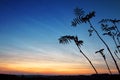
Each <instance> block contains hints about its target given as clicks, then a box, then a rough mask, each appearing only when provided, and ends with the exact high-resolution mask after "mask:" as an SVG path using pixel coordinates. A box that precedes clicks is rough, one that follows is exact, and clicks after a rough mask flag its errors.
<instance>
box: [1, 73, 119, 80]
mask: <svg viewBox="0 0 120 80" xmlns="http://www.w3.org/2000/svg"><path fill="white" fill-rule="evenodd" d="M0 80H120V75H117V74H114V75H109V74H99V75H96V74H94V75H73V76H45V75H8V74H0Z"/></svg>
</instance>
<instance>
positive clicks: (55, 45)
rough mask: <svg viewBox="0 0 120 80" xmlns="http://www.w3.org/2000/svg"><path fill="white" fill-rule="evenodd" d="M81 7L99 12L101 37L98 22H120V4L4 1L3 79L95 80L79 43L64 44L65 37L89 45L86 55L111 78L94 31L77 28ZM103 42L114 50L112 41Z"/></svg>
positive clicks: (0, 22)
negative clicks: (62, 79)
mask: <svg viewBox="0 0 120 80" xmlns="http://www.w3.org/2000/svg"><path fill="white" fill-rule="evenodd" d="M75 7H80V8H83V9H84V10H85V11H86V12H89V11H93V10H94V11H95V12H96V17H94V18H93V19H92V22H93V24H94V26H95V28H96V29H97V30H98V31H99V33H100V34H102V31H101V29H100V25H99V24H98V21H100V20H101V19H103V18H112V19H114V18H117V19H120V0H0V73H5V74H47V75H48V74H49V75H53V74H60V75H64V74H68V75H69V74H94V73H95V72H94V70H93V69H92V67H91V65H90V64H89V63H88V61H87V60H86V59H85V58H84V57H83V55H82V54H80V53H79V50H78V49H77V47H76V46H75V45H74V43H71V44H68V45H62V44H59V41H58V38H60V37H61V36H64V35H75V36H76V35H77V36H79V39H80V40H83V41H84V45H83V46H82V47H81V49H82V50H83V52H84V53H85V54H86V55H87V56H88V57H89V58H90V60H91V61H92V62H93V64H94V66H95V67H96V69H97V70H98V72H99V73H108V70H107V67H106V65H105V63H104V60H103V58H102V57H101V55H100V54H95V51H97V50H99V49H101V48H105V46H104V45H103V44H102V42H101V41H100V40H99V39H98V38H97V36H96V34H94V35H93V36H91V37H89V34H88V32H87V30H88V28H89V25H88V24H81V25H79V26H78V27H76V28H74V27H71V21H72V19H73V18H74V17H75V16H74V12H73V9H74V8H75ZM119 29H120V24H119ZM103 38H105V40H106V41H107V43H108V44H109V45H110V48H111V49H114V43H113V42H112V40H111V38H109V37H104V36H103ZM105 55H106V57H107V60H108V64H109V66H110V68H111V70H112V72H113V73H117V71H116V68H115V66H114V62H113V61H112V59H111V56H110V55H109V53H108V52H107V50H106V49H105ZM119 56H120V55H119ZM115 59H116V60H117V61H118V59H117V58H115ZM118 64H119V66H120V61H118Z"/></svg>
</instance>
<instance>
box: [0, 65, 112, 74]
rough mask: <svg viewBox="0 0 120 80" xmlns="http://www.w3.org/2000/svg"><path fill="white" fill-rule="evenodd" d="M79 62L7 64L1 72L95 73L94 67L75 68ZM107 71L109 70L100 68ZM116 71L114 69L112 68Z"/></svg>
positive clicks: (1, 68)
mask: <svg viewBox="0 0 120 80" xmlns="http://www.w3.org/2000/svg"><path fill="white" fill-rule="evenodd" d="M75 65H76V66H79V65H78V64H72V63H71V64H70V63H69V64H68V63H59V64H57V63H41V64H35V63H27V64H26V63H25V64H6V65H5V66H4V65H3V66H1V67H0V73H5V74H43V75H54V74H55V75H78V74H82V75H88V74H94V71H93V70H92V69H88V68H75V67H74V66H75ZM99 71H101V72H100V73H105V72H107V70H103V71H102V70H99ZM112 71H113V72H114V70H112Z"/></svg>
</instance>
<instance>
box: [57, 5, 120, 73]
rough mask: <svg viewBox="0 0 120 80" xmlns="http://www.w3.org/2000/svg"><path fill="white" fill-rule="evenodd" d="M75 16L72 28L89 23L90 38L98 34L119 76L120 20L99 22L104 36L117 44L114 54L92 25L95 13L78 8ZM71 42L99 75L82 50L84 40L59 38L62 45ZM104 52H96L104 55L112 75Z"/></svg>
mask: <svg viewBox="0 0 120 80" xmlns="http://www.w3.org/2000/svg"><path fill="white" fill-rule="evenodd" d="M74 14H75V17H74V18H73V20H72V22H71V26H72V27H77V26H78V25H80V24H82V23H86V24H87V23H88V24H89V28H88V32H89V36H92V34H93V32H94V33H96V35H97V37H98V38H99V39H100V40H101V42H102V43H103V44H104V46H105V47H106V49H107V50H108V52H109V54H110V56H111V57H112V59H113V61H114V63H115V66H116V69H117V71H118V74H120V69H119V66H118V63H117V60H116V58H118V61H120V57H119V55H118V54H120V39H119V38H120V31H119V28H118V26H117V23H119V22H120V20H117V19H102V20H100V21H99V22H98V24H100V25H101V29H102V31H103V35H107V36H109V37H111V39H112V40H113V42H114V43H115V50H114V52H112V50H111V48H110V46H109V45H108V44H107V42H106V41H105V40H104V39H103V38H102V35H100V34H99V32H98V31H97V30H96V29H95V26H94V25H93V24H92V21H91V19H92V18H93V17H95V11H91V12H89V13H85V11H84V10H83V9H82V8H79V7H76V8H75V9H74ZM71 41H74V42H75V44H76V46H77V47H78V49H79V51H80V53H82V55H83V56H84V57H85V58H86V59H87V60H88V62H89V63H90V64H91V66H92V68H93V69H94V71H95V72H96V74H98V72H97V70H96V68H95V67H94V65H93V64H92V62H91V60H90V59H89V58H88V56H86V55H85V53H83V51H82V50H81V49H80V47H81V45H82V44H83V41H82V40H78V37H77V36H70V35H66V36H62V37H60V38H59V43H62V44H66V43H69V42H71ZM103 51H104V49H100V50H98V51H96V52H95V53H100V54H101V55H102V57H103V59H104V61H105V63H106V66H107V68H108V71H109V73H110V74H112V72H111V70H110V67H109V65H108V63H107V59H106V56H105V54H104V52H103ZM115 56H116V58H115Z"/></svg>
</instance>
